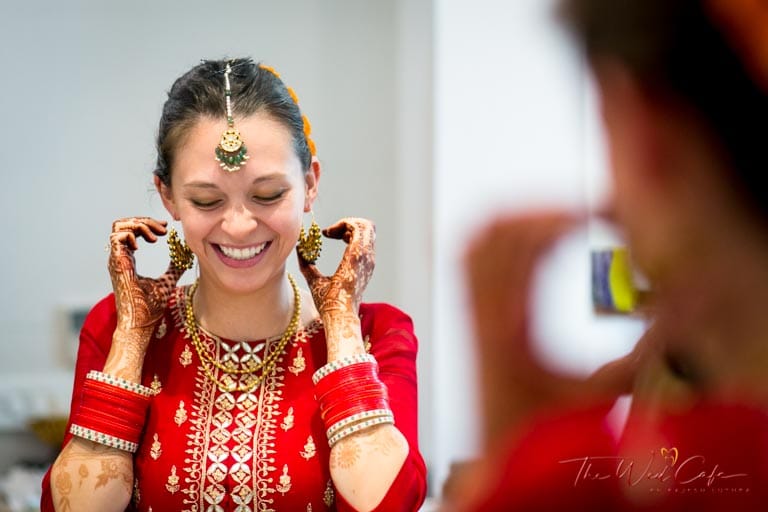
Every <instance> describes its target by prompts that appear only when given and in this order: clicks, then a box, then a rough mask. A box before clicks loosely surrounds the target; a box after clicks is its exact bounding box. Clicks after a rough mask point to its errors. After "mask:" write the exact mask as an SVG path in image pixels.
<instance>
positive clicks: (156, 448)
mask: <svg viewBox="0 0 768 512" xmlns="http://www.w3.org/2000/svg"><path fill="white" fill-rule="evenodd" d="M152 439H154V442H153V443H152V448H151V449H150V450H149V456H150V457H152V458H153V459H155V460H157V459H159V458H160V455H161V454H162V453H163V449H162V448H161V445H160V441H158V439H157V434H155V435H154V436H152Z"/></svg>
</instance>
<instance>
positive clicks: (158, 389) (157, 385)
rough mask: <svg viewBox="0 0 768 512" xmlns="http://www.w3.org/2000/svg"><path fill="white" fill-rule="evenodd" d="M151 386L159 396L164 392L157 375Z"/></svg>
mask: <svg viewBox="0 0 768 512" xmlns="http://www.w3.org/2000/svg"><path fill="white" fill-rule="evenodd" d="M150 386H151V387H152V391H154V392H155V394H158V393H160V392H161V391H162V390H163V385H162V384H161V383H160V377H158V376H157V374H155V378H154V379H152V384H150Z"/></svg>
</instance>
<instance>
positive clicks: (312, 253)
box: [298, 213, 323, 263]
mask: <svg viewBox="0 0 768 512" xmlns="http://www.w3.org/2000/svg"><path fill="white" fill-rule="evenodd" d="M322 248H323V237H322V236H321V233H320V226H318V225H317V222H315V214H314V213H313V214H312V224H311V225H310V226H309V233H305V231H304V226H302V227H301V231H300V232H299V245H298V249H299V255H300V256H301V258H302V259H303V260H304V261H306V262H307V263H314V262H316V261H317V258H319V257H320V251H321V250H322Z"/></svg>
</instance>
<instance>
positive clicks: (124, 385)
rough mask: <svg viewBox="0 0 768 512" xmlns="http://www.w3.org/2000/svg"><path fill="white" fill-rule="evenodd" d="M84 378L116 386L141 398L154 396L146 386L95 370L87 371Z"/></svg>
mask: <svg viewBox="0 0 768 512" xmlns="http://www.w3.org/2000/svg"><path fill="white" fill-rule="evenodd" d="M85 378H86V379H91V380H95V381H97V382H103V383H104V384H109V385H111V386H116V387H118V388H121V389H124V390H126V391H131V392H133V393H136V394H137V395H141V396H146V397H151V396H152V395H154V394H155V393H154V391H153V390H152V388H148V387H147V386H142V385H141V384H139V383H137V382H131V381H129V380H125V379H121V378H120V377H114V376H112V375H109V374H107V373H103V372H99V371H96V370H91V371H89V372H88V375H86V376H85Z"/></svg>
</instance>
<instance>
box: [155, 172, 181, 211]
mask: <svg viewBox="0 0 768 512" xmlns="http://www.w3.org/2000/svg"><path fill="white" fill-rule="evenodd" d="M155 188H156V189H157V193H158V194H160V199H162V201H163V206H165V209H166V210H168V213H170V214H171V217H172V218H173V220H179V214H178V213H177V212H176V202H175V201H174V200H173V194H171V187H169V186H168V185H166V184H165V183H163V182H162V181H160V178H158V177H157V176H155Z"/></svg>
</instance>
